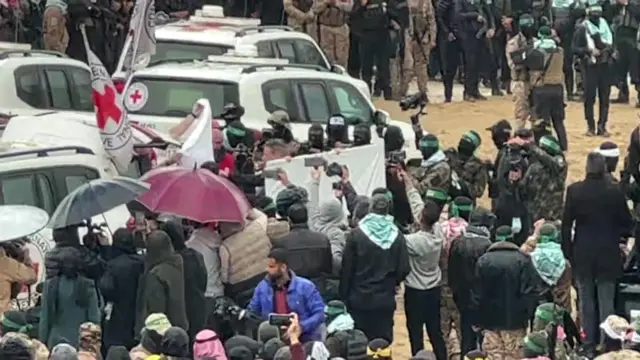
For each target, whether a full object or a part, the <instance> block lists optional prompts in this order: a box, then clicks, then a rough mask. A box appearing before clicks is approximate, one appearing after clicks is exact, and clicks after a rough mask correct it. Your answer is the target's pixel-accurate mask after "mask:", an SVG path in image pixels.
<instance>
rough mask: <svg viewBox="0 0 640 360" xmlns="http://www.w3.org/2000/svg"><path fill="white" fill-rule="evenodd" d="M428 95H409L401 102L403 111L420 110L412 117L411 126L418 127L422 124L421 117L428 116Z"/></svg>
mask: <svg viewBox="0 0 640 360" xmlns="http://www.w3.org/2000/svg"><path fill="white" fill-rule="evenodd" d="M427 101H428V98H427V94H426V93H424V92H417V93H415V94H412V95H407V96H405V97H404V98H402V100H400V103H399V104H400V109H402V111H407V110H413V109H418V108H420V109H419V110H418V112H417V113H415V114H413V115H411V124H412V125H418V124H419V123H420V115H426V114H427V113H426V112H424V108H425V107H426V106H427Z"/></svg>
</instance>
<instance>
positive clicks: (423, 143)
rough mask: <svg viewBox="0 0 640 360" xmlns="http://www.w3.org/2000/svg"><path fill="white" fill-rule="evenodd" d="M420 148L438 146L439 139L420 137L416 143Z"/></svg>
mask: <svg viewBox="0 0 640 360" xmlns="http://www.w3.org/2000/svg"><path fill="white" fill-rule="evenodd" d="M418 145H419V146H420V148H421V149H430V148H439V147H440V141H438V140H428V139H420V142H419V143H418Z"/></svg>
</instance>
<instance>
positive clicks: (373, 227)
mask: <svg viewBox="0 0 640 360" xmlns="http://www.w3.org/2000/svg"><path fill="white" fill-rule="evenodd" d="M358 227H359V228H360V230H362V232H363V233H364V234H365V235H366V236H367V237H368V238H369V239H371V241H373V242H374V243H375V244H376V245H378V246H379V247H381V248H382V249H384V250H387V249H389V248H390V247H391V245H393V242H394V241H395V240H396V237H398V227H397V226H396V225H395V224H394V223H393V216H391V215H380V214H374V213H370V214H367V216H365V217H364V218H362V220H360V223H358Z"/></svg>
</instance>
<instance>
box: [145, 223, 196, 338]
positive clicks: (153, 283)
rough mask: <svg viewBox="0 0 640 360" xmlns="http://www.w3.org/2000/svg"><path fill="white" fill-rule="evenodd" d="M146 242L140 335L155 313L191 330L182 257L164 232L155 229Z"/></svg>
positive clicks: (173, 323)
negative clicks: (151, 315) (146, 320)
mask: <svg viewBox="0 0 640 360" xmlns="http://www.w3.org/2000/svg"><path fill="white" fill-rule="evenodd" d="M146 245H147V255H146V258H145V264H144V274H143V275H142V277H141V278H140V283H139V286H138V297H137V317H136V334H139V333H140V329H142V326H143V324H144V321H145V319H146V318H147V316H149V314H153V313H161V314H165V315H167V318H169V321H170V322H171V324H172V325H173V326H178V327H181V328H183V329H185V330H188V329H189V321H188V320H187V312H186V306H185V297H184V269H183V264H182V258H181V257H180V255H178V254H176V253H175V251H174V250H173V246H172V245H171V239H170V238H169V235H167V234H166V233H165V232H164V231H154V232H152V233H151V234H150V235H149V237H148V238H147V243H146Z"/></svg>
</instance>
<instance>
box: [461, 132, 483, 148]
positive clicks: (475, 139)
mask: <svg viewBox="0 0 640 360" xmlns="http://www.w3.org/2000/svg"><path fill="white" fill-rule="evenodd" d="M462 137H463V138H465V139H468V140H469V141H471V142H472V143H473V145H475V146H476V147H478V146H480V139H479V138H478V137H477V136H476V134H474V133H473V132H471V131H467V133H466V134H464V135H463V136H462Z"/></svg>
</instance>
